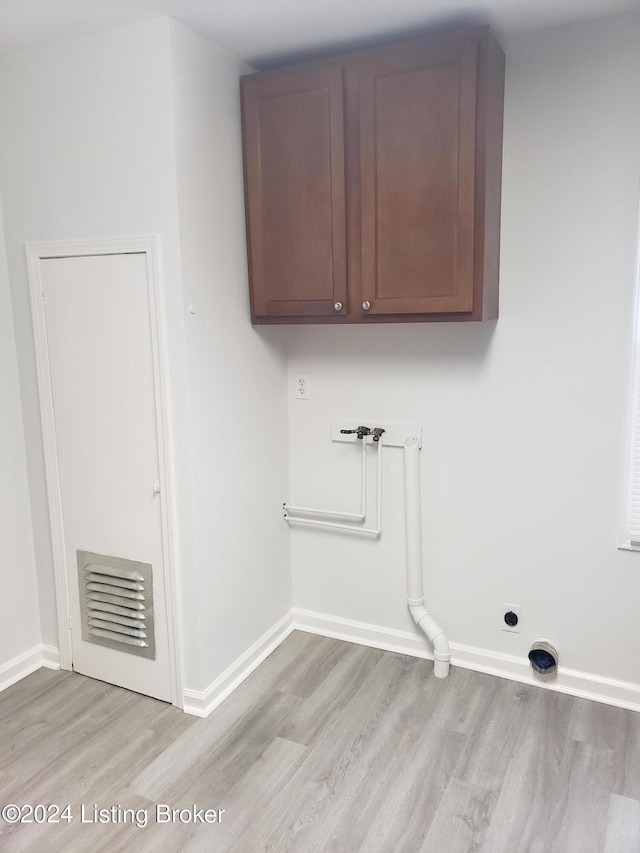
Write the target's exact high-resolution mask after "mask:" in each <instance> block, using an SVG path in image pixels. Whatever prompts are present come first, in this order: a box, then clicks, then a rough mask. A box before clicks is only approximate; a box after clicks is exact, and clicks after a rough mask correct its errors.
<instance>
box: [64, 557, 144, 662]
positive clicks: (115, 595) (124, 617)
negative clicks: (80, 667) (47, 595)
mask: <svg viewBox="0 0 640 853" xmlns="http://www.w3.org/2000/svg"><path fill="white" fill-rule="evenodd" d="M77 555H78V587H79V591H80V614H81V617H82V639H83V640H85V642H87V643H97V644H98V645H101V646H108V647H109V648H111V649H117V650H118V651H120V652H127V653H128V654H132V655H139V656H141V657H146V658H152V659H155V656H156V649H155V637H154V625H153V584H152V571H151V563H138V562H135V561H134V560H124V559H122V558H121V557H105V556H104V555H103V554H92V553H90V552H89V551H78V552H77Z"/></svg>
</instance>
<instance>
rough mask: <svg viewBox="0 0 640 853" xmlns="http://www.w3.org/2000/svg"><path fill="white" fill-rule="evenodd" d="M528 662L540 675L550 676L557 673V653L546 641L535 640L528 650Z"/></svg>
mask: <svg viewBox="0 0 640 853" xmlns="http://www.w3.org/2000/svg"><path fill="white" fill-rule="evenodd" d="M529 661H530V663H531V666H532V668H533V669H534V670H535V672H537V673H539V674H540V675H551V674H555V673H556V672H557V671H558V652H557V651H556V649H555V647H554V646H553V645H551V643H550V642H549V641H548V640H536V642H535V643H534V644H533V645H532V646H531V649H530V650H529Z"/></svg>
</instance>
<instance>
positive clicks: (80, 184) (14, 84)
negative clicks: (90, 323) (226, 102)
mask: <svg viewBox="0 0 640 853" xmlns="http://www.w3.org/2000/svg"><path fill="white" fill-rule="evenodd" d="M168 27H169V24H168V21H167V20H166V19H165V20H162V19H161V20H156V21H152V22H148V23H145V24H140V25H137V26H134V27H128V28H126V29H122V30H113V31H110V32H108V33H105V34H103V35H99V36H95V37H91V38H87V39H81V40H77V41H71V42H66V43H60V44H55V45H52V46H50V47H45V48H38V49H33V50H27V51H24V52H19V53H15V54H12V55H9V56H7V57H5V58H3V59H2V61H1V62H0V115H2V123H3V132H2V134H0V189H1V190H2V193H3V197H4V211H5V231H6V242H7V257H8V265H9V275H10V280H11V290H12V298H13V309H14V316H15V327H16V329H15V330H16V341H17V351H18V364H19V371H20V384H21V394H22V404H23V410H24V429H25V441H26V446H27V453H28V471H29V486H30V494H31V505H32V512H33V526H34V540H35V553H36V564H37V568H38V589H39V596H40V606H41V612H42V633H43V639H44V642H45V643H50V644H52V645H57V636H56V620H55V603H54V602H55V599H54V590H53V574H52V558H51V546H50V540H49V522H48V513H47V503H46V491H45V475H44V465H43V458H42V438H41V431H40V418H39V408H38V399H37V386H36V373H35V363H34V351H33V339H32V333H31V315H30V306H29V296H28V286H27V275H26V266H25V258H24V244H25V242H26V241H34V240H57V239H82V238H102V237H112V236H120V235H124V236H133V235H138V234H149V233H159V234H160V236H161V239H162V246H163V257H164V274H165V280H166V295H167V317H168V326H169V329H168V332H169V348H170V359H171V365H172V382H171V385H172V388H171V391H172V394H173V398H174V404H175V405H174V410H175V415H176V417H175V420H174V430H175V433H176V447H177V452H178V466H177V467H178V471H179V472H180V478H179V484H178V485H179V490H178V491H179V497H180V499H179V506H180V509H181V514H182V517H181V526H182V528H183V529H188V527H189V524H190V520H189V506H190V484H189V470H190V467H189V461H188V448H189V442H188V439H187V438H185V435H187V418H188V398H187V394H186V388H185V383H184V375H185V371H186V349H185V344H184V323H183V314H182V293H181V282H180V259H179V246H178V216H177V203H176V182H175V150H174V137H173V115H172V111H171V80H170V61H169V29H168ZM69 329H70V333H71V332H72V330H73V318H72V317H70V318H69ZM181 546H182V551H183V553H182V557H183V559H182V561H181V562H182V564H183V568H184V573H185V574H184V583H185V586H186V587H188V584H189V580H190V579H189V575H188V568H189V566H190V565H191V562H192V561H191V560H190V559H189V554H188V546H189V537H188V536H183V537H181ZM190 594H191V597H193V593H190ZM187 595H189V593H187ZM188 624H189V623H188ZM189 659H191V658H189Z"/></svg>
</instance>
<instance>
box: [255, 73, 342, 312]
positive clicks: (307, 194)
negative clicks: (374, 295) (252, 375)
mask: <svg viewBox="0 0 640 853" xmlns="http://www.w3.org/2000/svg"><path fill="white" fill-rule="evenodd" d="M243 118H244V137H245V170H246V177H245V186H246V202H247V225H248V239H249V255H250V264H251V270H250V278H251V308H252V317H253V319H254V320H257V321H258V322H260V319H261V318H263V319H267V321H268V318H275V317H302V316H306V317H318V316H323V315H331V316H340V314H342V315H346V306H347V275H346V237H345V168H344V107H343V71H342V69H341V68H340V67H338V68H333V69H330V70H326V71H315V72H308V73H296V74H289V75H287V76H283V77H275V78H268V77H267V78H262V79H260V80H257V81H255V82H254V81H252V80H251V79H250V78H248V79H245V80H244V81H243ZM336 303H342V306H344V307H343V308H342V309H339V310H336V307H335V305H336Z"/></svg>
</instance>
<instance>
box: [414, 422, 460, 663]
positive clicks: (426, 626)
mask: <svg viewBox="0 0 640 853" xmlns="http://www.w3.org/2000/svg"><path fill="white" fill-rule="evenodd" d="M403 453H404V503H405V524H406V540H407V603H408V605H409V611H410V613H411V616H412V617H413V621H414V622H415V623H416V625H417V626H418V627H419V628H420V630H421V631H423V632H424V633H425V634H426V635H427V637H428V638H429V640H430V641H431V643H432V644H433V658H434V659H433V674H434V675H435V676H436V678H446V677H447V676H448V675H449V664H450V661H451V649H450V648H449V641H448V640H447V638H446V636H445V634H444V631H443V630H442V628H440V627H439V626H438V625H437V624H436V622H435V620H434V619H433V617H432V616H431V614H430V613H429V611H428V610H427V609H426V607H425V606H424V591H423V585H422V517H421V508H420V440H419V438H418V436H417V435H416V434H415V433H411V434H410V435H408V436H407V437H406V438H405V440H404V450H403Z"/></svg>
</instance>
